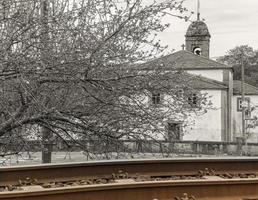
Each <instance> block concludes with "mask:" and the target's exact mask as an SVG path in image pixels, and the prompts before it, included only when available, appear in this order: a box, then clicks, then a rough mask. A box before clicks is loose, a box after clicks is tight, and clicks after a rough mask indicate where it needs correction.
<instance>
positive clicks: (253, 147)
mask: <svg viewBox="0 0 258 200" xmlns="http://www.w3.org/2000/svg"><path fill="white" fill-rule="evenodd" d="M0 144H1V145H0V151H1V152H7V151H15V150H17V149H18V150H19V151H32V152H33V151H34V152H36V151H41V150H42V147H43V144H42V142H41V141H38V140H34V141H26V142H25V143H23V144H8V145H5V143H4V141H2V142H1V141H0ZM49 145H53V151H85V152H93V153H109V152H126V153H161V154H168V153H176V154H207V155H220V154H228V155H235V154H239V153H243V154H245V155H258V143H247V144H242V143H239V142H212V141H170V142H168V141H166V140H108V141H102V140H101V141H100V140H90V141H89V140H80V141H54V142H51V143H50V144H49Z"/></svg>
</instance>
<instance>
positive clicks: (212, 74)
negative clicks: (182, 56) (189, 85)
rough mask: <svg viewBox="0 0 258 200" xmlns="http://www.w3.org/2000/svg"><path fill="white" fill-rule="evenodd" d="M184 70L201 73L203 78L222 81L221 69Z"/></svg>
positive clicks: (195, 73) (196, 73)
mask: <svg viewBox="0 0 258 200" xmlns="http://www.w3.org/2000/svg"><path fill="white" fill-rule="evenodd" d="M186 72H188V73H190V74H194V75H198V76H199V75H201V76H203V77H205V78H210V79H214V80H216V81H221V82H223V70H222V69H209V70H201V69H200V70H186Z"/></svg>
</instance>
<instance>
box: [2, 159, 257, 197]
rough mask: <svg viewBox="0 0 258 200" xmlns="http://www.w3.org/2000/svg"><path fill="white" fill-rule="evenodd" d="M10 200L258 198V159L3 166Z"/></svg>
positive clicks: (4, 182)
mask: <svg viewBox="0 0 258 200" xmlns="http://www.w3.org/2000/svg"><path fill="white" fill-rule="evenodd" d="M0 199H6V200H23V199H24V200H25V199H26V200H38V199H43V200H45V199H46V200H61V199H62V200H63V199H65V200H66V199H68V200H69V199H72V200H102V199H103V200H132V199H133V200H208V199H209V200H217V199H221V200H226V199H227V200H258V159H173V160H172V159H162V160H133V161H113V162H109V161H108V162H88V163H75V164H58V165H43V166H27V167H9V168H8V167H2V168H0Z"/></svg>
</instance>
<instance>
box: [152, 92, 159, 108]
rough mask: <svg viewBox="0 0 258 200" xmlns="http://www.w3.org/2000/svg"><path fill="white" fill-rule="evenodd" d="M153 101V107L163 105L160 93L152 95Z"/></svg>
mask: <svg viewBox="0 0 258 200" xmlns="http://www.w3.org/2000/svg"><path fill="white" fill-rule="evenodd" d="M151 101H152V104H153V105H159V104H161V95H160V93H152V97H151Z"/></svg>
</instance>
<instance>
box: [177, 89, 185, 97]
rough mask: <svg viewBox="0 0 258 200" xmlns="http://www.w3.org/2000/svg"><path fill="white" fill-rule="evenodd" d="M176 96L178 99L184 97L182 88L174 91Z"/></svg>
mask: <svg viewBox="0 0 258 200" xmlns="http://www.w3.org/2000/svg"><path fill="white" fill-rule="evenodd" d="M176 97H177V98H178V99H182V98H183V97H184V90H182V89H179V90H178V91H177V92H176Z"/></svg>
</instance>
